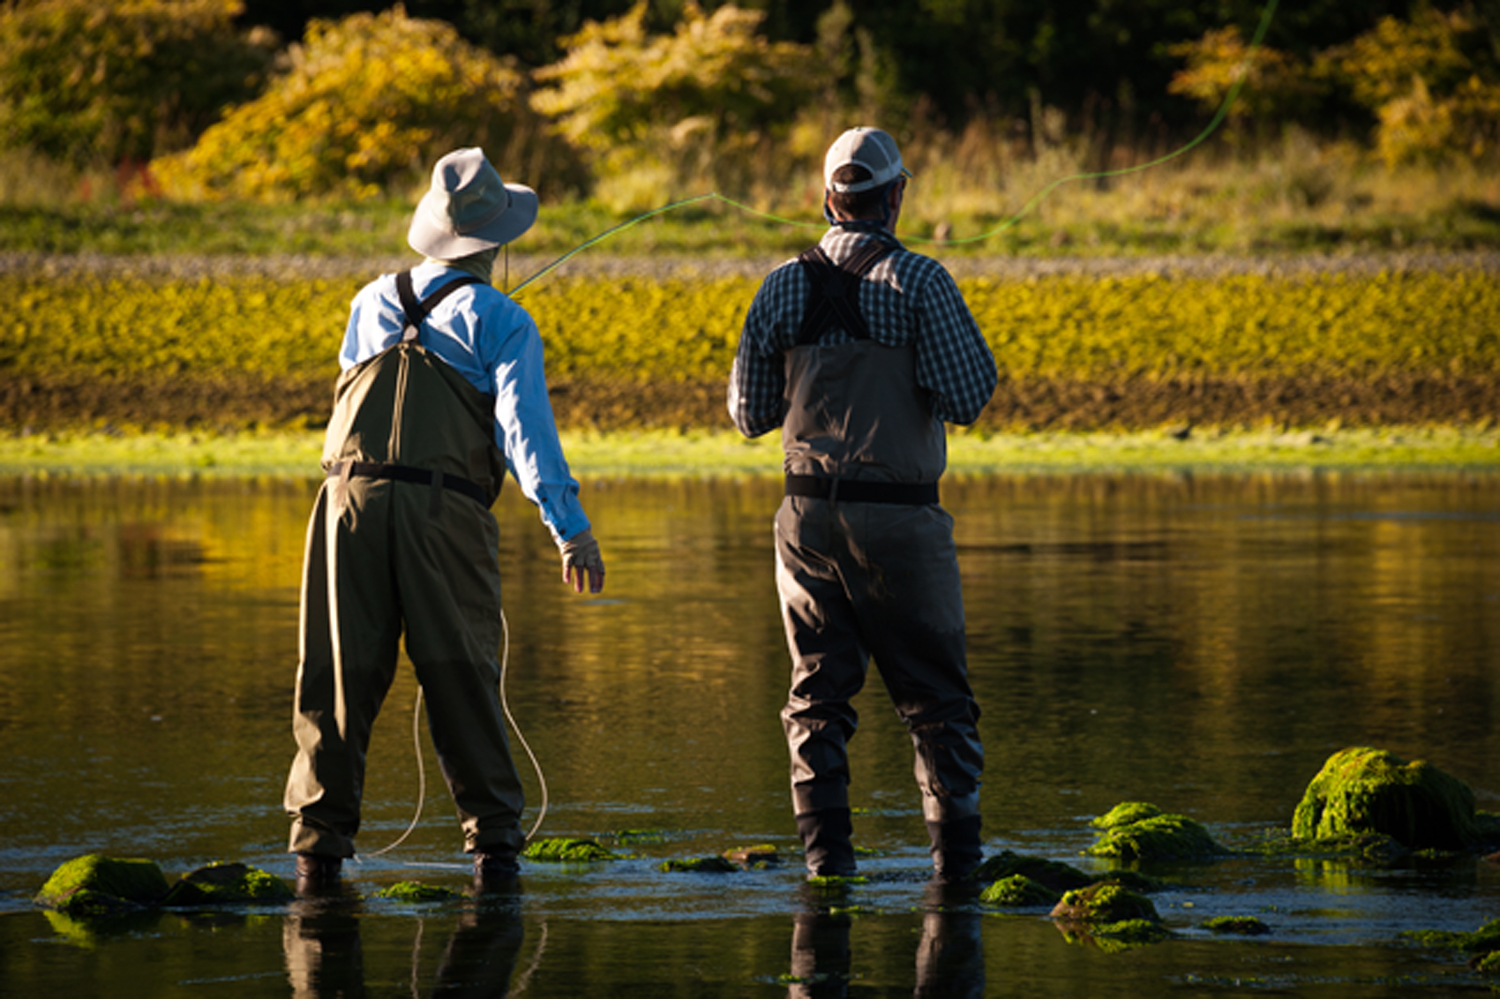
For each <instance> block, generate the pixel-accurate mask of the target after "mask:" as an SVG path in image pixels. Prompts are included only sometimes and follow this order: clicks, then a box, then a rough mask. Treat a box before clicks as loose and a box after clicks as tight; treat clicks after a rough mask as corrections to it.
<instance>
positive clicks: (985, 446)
mask: <svg viewBox="0 0 1500 999" xmlns="http://www.w3.org/2000/svg"><path fill="white" fill-rule="evenodd" d="M563 443H564V447H565V448H566V450H567V453H568V457H569V460H570V462H571V464H572V466H573V470H574V473H575V474H576V475H577V476H578V477H579V478H580V479H581V480H583V481H584V482H587V481H588V480H590V479H599V478H612V477H621V476H666V477H672V476H688V477H705V476H746V475H767V476H774V475H777V474H779V472H780V468H781V454H780V448H779V440H778V439H777V437H776V435H774V434H768V435H766V436H765V437H762V438H760V439H758V440H755V441H745V440H743V439H741V438H740V437H739V436H738V435H737V434H734V433H732V432H727V431H715V432H703V433H675V432H669V431H636V432H619V433H607V434H598V433H579V432H572V433H565V434H564V435H563ZM321 447H322V438H321V435H319V434H317V433H314V432H300V433H292V432H284V433H256V434H232V435H223V436H219V435H206V434H185V433H177V434H153V433H146V434H131V435H120V434H102V433H94V434H67V435H33V436H29V437H17V436H7V437H0V476H171V477H178V476H273V477H289V478H316V477H317V476H318V475H319V471H318V457H319V452H320V450H321ZM1316 470H1330V471H1332V470H1344V471H1348V470H1356V471H1396V472H1399V471H1447V470H1456V471H1470V472H1475V473H1486V474H1488V473H1500V430H1497V429H1493V428H1491V429H1484V430H1479V429H1472V428H1468V429H1462V428H1413V427H1401V428H1387V429H1382V430H1332V431H1329V430H1325V431H1323V432H1320V433H1312V432H1308V431H1300V432H1287V431H1283V430H1278V429H1270V428H1268V429H1262V430H1252V431H1240V432H1227V433H1190V434H1188V435H1187V436H1186V437H1181V438H1179V437H1177V436H1173V435H1170V434H1163V433H1159V432H1150V433H1131V434H1100V433H1038V434H978V433H962V432H960V433H955V434H952V435H951V436H950V438H949V471H950V474H955V475H997V474H1000V475H1003V474H1053V473H1055V474H1066V473H1077V472H1133V473H1165V472H1239V471H1273V472H1288V473H1292V472H1306V471H1316Z"/></svg>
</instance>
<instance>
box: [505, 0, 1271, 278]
mask: <svg viewBox="0 0 1500 999" xmlns="http://www.w3.org/2000/svg"><path fill="white" fill-rule="evenodd" d="M1278 2H1279V0H1269V2H1268V3H1267V4H1266V9H1265V11H1264V12H1262V14H1261V18H1260V24H1259V25H1257V26H1256V29H1255V35H1254V37H1252V38H1251V39H1250V46H1249V48H1248V49H1246V51H1245V60H1244V62H1243V63H1242V64H1241V65H1242V66H1246V65H1248V63H1249V61H1250V58H1251V56H1253V55H1254V54H1255V51H1256V50H1257V49H1259V48H1260V46H1261V43H1262V42H1263V41H1264V40H1265V37H1266V31H1267V29H1269V28H1270V26H1271V18H1272V16H1273V15H1274V14H1275V13H1276V5H1277V3H1278ZM1248 75H1249V73H1248V72H1243V71H1242V72H1240V73H1239V74H1238V78H1237V79H1236V80H1235V81H1234V85H1233V86H1231V87H1230V88H1229V92H1228V93H1227V94H1226V95H1225V96H1224V101H1223V103H1221V104H1220V105H1219V110H1218V111H1217V112H1215V114H1214V116H1213V119H1212V120H1210V121H1209V123H1208V125H1207V126H1206V127H1205V128H1204V129H1203V131H1202V132H1200V133H1198V135H1197V136H1196V137H1195V138H1193V140H1192V141H1190V142H1188V143H1187V144H1185V145H1183V146H1182V147H1180V148H1178V149H1174V150H1173V151H1172V152H1170V153H1167V154H1166V155H1165V156H1160V157H1157V158H1156V159H1154V160H1151V161H1150V162H1149V163H1138V164H1136V165H1135V166H1128V167H1120V168H1119V169H1116V170H1097V171H1093V172H1090V173H1075V174H1072V175H1070V176H1067V177H1062V178H1059V179H1058V180H1054V181H1053V182H1052V183H1050V184H1048V185H1047V186H1046V187H1044V188H1042V189H1041V190H1040V191H1038V192H1037V193H1036V194H1035V195H1033V196H1032V198H1031V200H1030V201H1028V202H1026V204H1024V205H1022V206H1021V210H1020V211H1018V212H1016V213H1015V214H1014V215H1012V216H1011V217H1010V218H1008V219H1006V220H1005V221H1004V222H1002V223H1000V224H999V225H998V226H996V227H995V228H993V229H991V230H990V231H989V232H984V233H980V234H979V235H977V236H967V237H965V238H963V239H947V240H942V241H941V242H942V243H943V244H944V245H947V246H961V245H964V244H966V243H980V242H983V241H984V240H987V239H990V238H991V237H993V236H997V235H999V234H1000V233H1002V232H1004V231H1005V230H1007V229H1009V228H1010V227H1011V226H1013V225H1015V224H1016V223H1018V222H1020V221H1021V219H1023V218H1025V217H1026V216H1027V215H1029V214H1030V213H1031V211H1032V210H1033V209H1035V208H1036V206H1037V205H1039V204H1041V202H1042V201H1043V200H1044V199H1045V198H1046V197H1047V196H1048V195H1050V194H1051V193H1052V192H1053V191H1055V190H1057V189H1058V188H1059V187H1062V186H1063V185H1064V184H1069V183H1072V182H1074V181H1079V180H1102V179H1105V178H1109V177H1123V176H1126V175H1128V174H1132V173H1140V172H1141V171H1142V170H1150V169H1151V168H1153V167H1158V166H1161V165H1162V164H1163V163H1167V162H1170V161H1171V160H1174V159H1176V158H1177V157H1179V156H1182V155H1183V154H1185V153H1188V152H1191V151H1192V150H1193V149H1196V148H1197V147H1198V146H1200V145H1202V144H1203V143H1204V142H1205V141H1206V140H1207V139H1208V137H1209V136H1210V135H1213V133H1214V132H1216V131H1218V128H1219V126H1220V125H1222V124H1223V123H1224V119H1225V118H1226V117H1228V115H1229V109H1230V108H1231V107H1233V106H1234V102H1235V101H1236V100H1237V99H1238V98H1239V96H1240V91H1241V90H1242V89H1243V88H1244V86H1245V78H1246V77H1247V76H1248ZM703 201H718V202H722V203H723V204H726V205H728V206H730V207H731V208H737V209H739V210H740V211H742V212H744V213H745V214H747V215H754V216H757V217H759V218H763V219H766V220H767V221H770V222H777V223H780V224H781V225H789V226H799V227H804V228H822V227H823V226H824V225H825V224H826V223H823V222H807V221H803V220H799V219H789V218H785V217H783V216H780V215H774V214H772V213H770V212H763V211H760V210H759V209H757V208H752V207H750V206H749V205H747V204H744V203H743V202H740V201H736V200H734V199H733V198H729V197H725V196H724V195H722V194H720V193H718V192H717V191H710V192H709V193H708V194H699V195H696V196H695V197H691V198H684V199H682V200H681V201H674V202H672V203H671V204H667V205H662V206H661V207H660V208H653V209H651V210H650V211H649V212H643V213H642V214H640V215H637V216H636V217H635V218H632V219H627V220H626V221H624V222H621V223H620V224H619V225H615V226H611V227H610V228H608V229H606V230H604V231H603V232H601V233H599V234H598V235H596V236H592V237H590V238H589V239H587V240H585V241H584V242H582V243H580V244H579V245H578V246H575V247H574V248H573V249H571V250H569V251H568V252H567V253H564V254H563V255H562V256H560V257H558V258H557V259H556V260H554V261H552V263H550V264H548V265H547V266H545V267H543V268H542V269H541V270H539V271H537V272H536V273H535V274H533V275H531V276H530V277H529V278H527V279H526V280H525V281H522V282H521V283H520V284H518V285H516V287H515V288H514V289H512V290H511V292H510V294H512V295H515V294H517V293H518V292H520V291H521V290H522V289H524V288H525V287H526V286H527V285H529V284H531V283H532V282H533V281H536V280H537V279H538V278H540V277H542V276H543V275H545V274H548V273H550V272H551V271H553V270H555V269H557V268H558V267H560V266H562V265H563V264H564V263H566V262H567V261H569V260H571V259H572V258H573V257H575V256H577V255H578V254H580V253H582V252H583V251H584V250H587V249H588V248H589V247H591V246H594V245H595V244H597V243H600V242H602V241H603V240H605V239H608V238H609V237H610V236H613V235H615V234H616V233H620V232H624V231H625V230H627V229H630V228H633V227H634V226H637V225H640V224H641V223H642V222H645V221H647V220H648V219H653V218H655V217H656V216H658V215H664V214H666V213H667V212H671V211H676V210H677V209H679V208H686V207H687V206H688V205H696V204H698V203H699V202H703ZM903 239H904V240H905V241H906V242H912V243H936V242H940V241H939V240H936V239H926V238H923V237H919V236H910V237H903Z"/></svg>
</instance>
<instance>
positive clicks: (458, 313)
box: [339, 262, 589, 540]
mask: <svg viewBox="0 0 1500 999" xmlns="http://www.w3.org/2000/svg"><path fill="white" fill-rule="evenodd" d="M461 274H463V272H462V271H459V270H455V269H453V268H451V267H445V266H443V265H442V264H437V263H430V262H429V263H423V264H419V265H418V266H416V267H414V268H412V272H411V278H412V288H413V290H415V292H416V294H417V298H418V299H422V298H425V297H426V296H427V295H428V294H429V293H430V292H432V291H435V290H436V289H437V288H439V287H441V286H442V285H444V284H447V283H448V282H449V281H452V280H454V279H455V278H457V277H459V276H460V275H461ZM404 315H405V313H404V311H403V310H402V308H401V298H400V296H399V295H398V294H397V292H396V276H395V275H394V274H382V275H381V276H380V277H378V278H376V279H375V280H374V281H372V282H370V283H369V284H367V285H365V286H364V287H363V288H362V289H360V291H359V294H357V295H355V296H354V301H353V303H352V304H351V306H350V309H349V328H348V330H347V331H345V333H344V346H343V348H342V349H341V350H340V351H339V365H340V367H342V368H344V369H345V370H347V369H349V368H351V367H353V366H354V365H356V364H359V363H360V362H362V361H366V360H368V359H370V358H372V357H374V356H375V355H376V354H379V353H380V352H381V351H383V350H386V349H388V348H390V347H392V346H394V345H395V344H397V343H399V342H400V341H401V333H402V330H403V329H404V328H405V326H406V322H405V319H404V318H403V317H404ZM421 343H422V346H423V347H426V348H427V349H428V350H430V351H432V352H433V353H434V354H436V355H437V356H438V357H441V358H442V359H443V360H444V361H446V362H447V363H448V364H449V365H451V366H452V367H453V368H454V370H456V371H457V372H458V373H459V374H461V375H463V376H464V378H465V379H467V380H468V381H469V383H470V384H472V385H473V386H474V387H475V388H477V389H479V391H481V392H483V393H484V394H485V395H490V396H494V398H495V442H496V443H497V444H498V445H499V446H500V450H501V451H503V452H504V453H505V465H506V467H507V468H508V469H509V470H510V473H511V475H512V476H514V477H515V480H516V482H517V483H518V484H519V485H520V487H521V492H522V493H523V494H524V495H525V497H526V498H527V499H529V500H530V501H531V502H533V503H535V504H536V505H537V508H538V509H539V510H540V511H541V515H542V523H544V524H546V525H547V528H548V529H549V530H550V531H551V532H552V535H553V539H554V540H558V539H563V538H571V537H573V536H574V535H576V534H578V533H579V532H580V531H584V530H587V529H588V526H589V519H588V517H586V516H585V515H584V512H583V505H582V504H581V503H580V502H579V500H578V482H577V481H576V480H575V479H574V478H573V476H572V474H571V473H570V472H569V471H568V462H567V459H566V458H564V457H563V451H562V443H561V442H560V441H559V440H558V438H557V422H556V420H554V419H553V416H552V403H551V402H550V401H549V400H548V398H547V378H546V375H545V373H544V371H543V368H542V337H541V334H539V333H538V332H537V328H536V323H535V322H534V321H533V320H532V318H531V316H530V315H528V314H527V312H526V310H525V309H523V308H521V307H520V306H519V305H517V304H516V303H515V302H512V301H511V300H510V299H509V298H507V297H506V296H505V295H504V294H502V293H501V292H500V291H498V290H496V289H495V288H493V287H491V286H489V285H471V286H469V287H467V288H461V289H459V290H458V291H456V292H454V293H453V294H451V295H449V296H448V297H447V298H445V299H443V301H441V302H439V303H438V305H437V307H436V308H434V309H433V310H432V313H431V314H430V315H429V316H428V317H427V320H426V321H425V322H423V323H422V335H421Z"/></svg>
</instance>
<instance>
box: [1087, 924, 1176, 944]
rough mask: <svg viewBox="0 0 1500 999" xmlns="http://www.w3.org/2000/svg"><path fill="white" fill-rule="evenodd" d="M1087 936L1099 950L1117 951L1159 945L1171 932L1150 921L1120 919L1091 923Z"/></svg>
mask: <svg viewBox="0 0 1500 999" xmlns="http://www.w3.org/2000/svg"><path fill="white" fill-rule="evenodd" d="M1088 934H1089V936H1091V937H1092V938H1093V939H1094V942H1095V943H1097V944H1098V945H1099V948H1100V949H1101V950H1106V951H1118V950H1125V949H1127V948H1130V947H1144V946H1146V945H1147V944H1154V943H1161V942H1162V941H1163V940H1167V939H1169V938H1170V937H1171V936H1172V931H1171V930H1169V929H1167V928H1166V927H1165V926H1163V925H1161V923H1159V922H1156V921H1155V920H1151V919H1122V920H1120V921H1119V922H1117V923H1091V924H1090V925H1089V928H1088Z"/></svg>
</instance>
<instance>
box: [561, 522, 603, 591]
mask: <svg viewBox="0 0 1500 999" xmlns="http://www.w3.org/2000/svg"><path fill="white" fill-rule="evenodd" d="M561 551H562V578H563V582H564V583H567V584H568V585H569V586H571V587H573V592H574V593H582V592H583V586H584V577H585V576H587V577H588V588H589V592H590V593H599V592H600V591H602V590H603V589H604V556H603V555H601V554H600V553H599V542H597V541H595V540H594V534H593V532H592V531H589V530H582V531H579V532H578V533H577V534H575V535H573V536H572V537H571V538H569V539H568V540H566V541H564V542H563V543H562V545H561Z"/></svg>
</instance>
